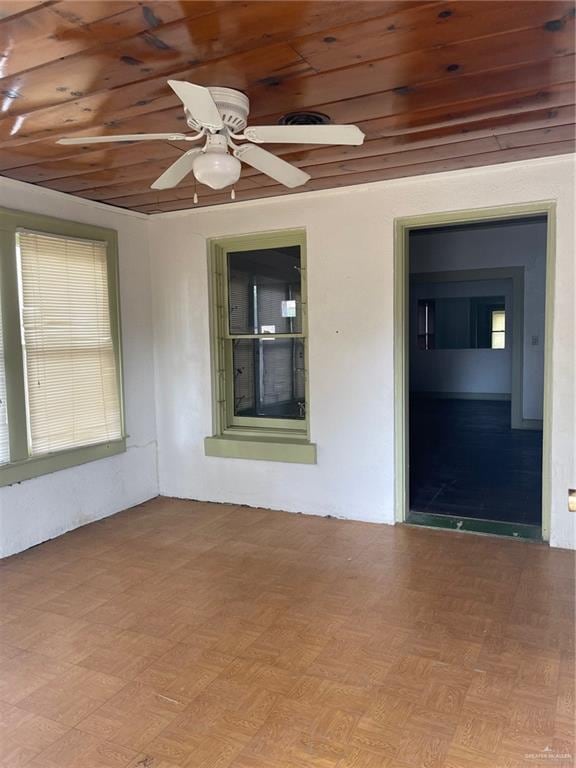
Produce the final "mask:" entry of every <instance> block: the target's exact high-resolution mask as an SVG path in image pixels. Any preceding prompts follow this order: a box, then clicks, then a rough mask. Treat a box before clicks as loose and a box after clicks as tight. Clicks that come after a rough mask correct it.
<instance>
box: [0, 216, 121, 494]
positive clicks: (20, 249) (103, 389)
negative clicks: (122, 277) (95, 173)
mask: <svg viewBox="0 0 576 768" xmlns="http://www.w3.org/2000/svg"><path fill="white" fill-rule="evenodd" d="M0 223H1V226H0V230H1V234H2V244H3V256H4V258H3V260H2V262H1V263H0V300H1V303H2V313H1V317H0V321H1V322H0V485H9V484H11V483H14V482H20V481H21V480H26V479H29V478H31V477H35V476H37V475H41V474H45V473H47V472H54V471H57V470H60V469H65V468H67V467H71V466H75V465H76V464H82V463H85V462H87V461H92V460H94V459H99V458H104V457H106V456H110V455H113V454H116V453H120V452H121V451H124V450H125V436H124V424H123V404H122V384H121V349H120V320H119V306H118V276H117V246H116V233H115V232H113V231H112V230H108V229H103V228H101V227H92V226H90V225H84V224H77V223H75V222H67V221H61V220H58V219H52V218H50V217H46V216H36V215H33V214H28V213H25V212H21V211H10V210H7V209H1V210H0Z"/></svg>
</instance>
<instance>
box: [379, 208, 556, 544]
mask: <svg viewBox="0 0 576 768" xmlns="http://www.w3.org/2000/svg"><path fill="white" fill-rule="evenodd" d="M538 215H543V216H546V219H547V237H546V307H545V330H544V409H543V425H542V427H543V436H542V439H543V447H542V448H543V450H542V539H543V540H544V541H549V540H550V517H551V496H552V494H551V470H552V466H551V451H550V445H551V427H552V419H551V416H552V350H553V347H552V338H553V322H554V313H553V307H554V280H555V243H556V203H555V202H554V201H550V200H544V201H536V202H533V203H521V204H518V205H505V206H498V207H495V208H472V209H468V210H461V211H447V212H443V213H430V214H425V215H423V216H408V217H403V218H398V219H395V221H394V480H395V488H394V499H395V504H394V506H395V520H396V522H397V523H403V522H405V521H406V520H407V517H408V512H409V509H408V504H409V488H408V484H409V480H410V475H409V444H408V439H409V438H408V435H409V431H408V427H409V424H408V416H409V409H408V384H409V379H408V362H409V343H408V342H409V339H408V315H409V287H410V279H409V235H410V232H411V231H412V230H415V229H424V228H429V227H435V226H446V225H450V224H474V223H478V222H487V221H502V220H513V219H519V218H525V217H527V216H538Z"/></svg>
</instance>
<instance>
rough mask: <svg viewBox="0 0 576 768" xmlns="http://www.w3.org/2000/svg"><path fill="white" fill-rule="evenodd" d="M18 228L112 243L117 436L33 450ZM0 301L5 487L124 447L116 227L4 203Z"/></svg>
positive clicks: (0, 477) (0, 478)
mask: <svg viewBox="0 0 576 768" xmlns="http://www.w3.org/2000/svg"><path fill="white" fill-rule="evenodd" d="M19 230H31V231H34V232H40V233H44V234H51V235H58V236H60V237H71V238H81V239H87V240H101V241H104V242H106V244H107V277H108V302H109V309H110V327H111V333H112V340H113V345H114V355H115V359H116V376H117V386H118V393H119V401H120V418H121V434H122V436H121V437H120V438H119V439H117V440H112V441H110V442H104V443H97V444H91V445H82V446H78V447H76V448H71V449H67V450H62V451H54V452H51V453H45V454H41V455H37V456H31V455H30V454H29V448H28V437H27V417H26V390H25V376H24V360H23V353H22V340H21V337H20V307H19V298H18V292H19V291H18V273H17V260H16V234H17V232H18V231H19ZM0 306H1V311H2V326H3V329H4V365H5V374H6V401H7V411H8V432H9V444H10V462H9V463H8V464H3V465H1V466H0V487H2V486H6V485H12V484H13V483H19V482H22V481H23V480H29V479H31V478H33V477H38V476H40V475H44V474H49V473H51V472H56V471H59V470H61V469H68V468H70V467H73V466H77V465H79V464H85V463H87V462H89V461H95V460H97V459H101V458H105V457H107V456H113V455H116V454H118V453H122V452H123V451H125V450H126V429H125V421H124V387H123V381H122V341H121V333H120V300H119V287H118V235H117V232H116V231H114V230H112V229H106V228H104V227H97V226H92V225H89V224H82V223H79V222H75V221H66V220H63V219H57V218H53V217H51V216H43V215H40V214H33V213H27V212H26V211H17V210H11V209H7V208H0Z"/></svg>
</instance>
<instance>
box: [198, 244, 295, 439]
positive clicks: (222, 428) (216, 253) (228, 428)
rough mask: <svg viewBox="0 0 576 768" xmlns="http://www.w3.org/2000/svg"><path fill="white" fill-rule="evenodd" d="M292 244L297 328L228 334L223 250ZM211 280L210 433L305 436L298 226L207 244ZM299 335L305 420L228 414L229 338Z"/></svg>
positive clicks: (225, 252) (231, 393) (230, 402)
mask: <svg viewBox="0 0 576 768" xmlns="http://www.w3.org/2000/svg"><path fill="white" fill-rule="evenodd" d="M288 245H298V246H299V247H300V259H301V273H300V274H301V294H302V295H301V312H302V332H300V333H277V334H273V333H265V334H231V333H230V332H229V312H228V308H229V299H228V253H229V252H238V251H242V250H246V251H248V250H259V249H266V248H274V247H278V246H288ZM209 259H210V270H209V274H210V279H211V302H210V310H211V325H212V345H211V347H212V349H211V353H212V367H213V385H214V386H213V389H214V394H213V397H214V413H213V416H214V418H213V421H214V434H220V435H225V434H227V435H231V434H237V433H241V434H243V435H246V436H255V437H257V436H262V435H264V434H265V435H268V436H279V437H281V436H282V435H291V436H293V437H295V438H296V437H298V436H300V437H307V436H308V408H309V405H308V403H309V393H308V348H307V302H306V246H305V235H304V232H303V231H302V230H293V231H290V232H279V233H263V234H262V235H254V236H240V237H239V238H238V239H236V238H230V239H227V240H223V241H222V240H221V241H216V242H214V241H213V242H212V243H210V250H209ZM262 338H265V339H274V338H278V339H289V338H299V339H303V341H304V345H305V352H304V355H305V361H304V364H305V371H304V381H305V402H306V418H304V419H278V418H267V417H260V416H258V417H251V416H235V415H234V382H233V374H232V371H233V365H232V344H233V342H234V340H235V339H241V340H249V339H262Z"/></svg>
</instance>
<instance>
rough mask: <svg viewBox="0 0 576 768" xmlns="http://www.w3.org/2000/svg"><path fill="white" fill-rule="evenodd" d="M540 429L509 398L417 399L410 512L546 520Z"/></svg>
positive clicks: (413, 407) (412, 426)
mask: <svg viewBox="0 0 576 768" xmlns="http://www.w3.org/2000/svg"><path fill="white" fill-rule="evenodd" d="M541 504H542V432H541V431H535V430H524V429H511V428H510V403H509V402H503V401H495V400H451V399H446V400H443V399H435V398H425V397H412V398H411V402H410V509H412V510H414V511H417V512H431V513H434V514H446V515H455V516H457V517H472V518H480V519H484V520H497V521H502V522H513V523H524V524H529V525H541V514H542V513H541Z"/></svg>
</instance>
